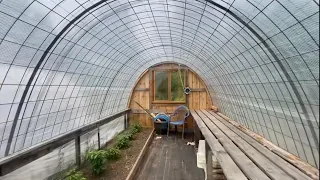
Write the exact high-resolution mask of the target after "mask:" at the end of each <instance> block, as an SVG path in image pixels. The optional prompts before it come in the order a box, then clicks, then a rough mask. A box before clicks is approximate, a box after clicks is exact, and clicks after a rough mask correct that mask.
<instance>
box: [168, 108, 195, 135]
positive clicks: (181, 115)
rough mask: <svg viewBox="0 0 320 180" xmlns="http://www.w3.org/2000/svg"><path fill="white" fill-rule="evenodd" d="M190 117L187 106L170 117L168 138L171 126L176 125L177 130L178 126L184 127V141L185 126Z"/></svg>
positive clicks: (178, 109)
mask: <svg viewBox="0 0 320 180" xmlns="http://www.w3.org/2000/svg"><path fill="white" fill-rule="evenodd" d="M189 115H190V111H189V109H188V107H186V106H179V107H178V108H177V109H176V110H175V111H174V113H173V114H171V115H169V117H170V119H169V123H168V130H167V136H169V131H170V124H172V125H174V126H175V128H176V129H177V126H179V125H182V126H183V128H182V139H183V138H184V124H185V122H186V119H187V117H188V116H189Z"/></svg>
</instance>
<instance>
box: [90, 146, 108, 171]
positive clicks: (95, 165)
mask: <svg viewBox="0 0 320 180" xmlns="http://www.w3.org/2000/svg"><path fill="white" fill-rule="evenodd" d="M105 156H106V151H104V150H92V151H89V152H88V153H87V155H86V159H87V160H88V162H89V163H90V164H91V166H92V173H93V174H94V175H100V174H101V172H102V171H103V170H104V165H105V163H106V161H107V159H106V157H105Z"/></svg>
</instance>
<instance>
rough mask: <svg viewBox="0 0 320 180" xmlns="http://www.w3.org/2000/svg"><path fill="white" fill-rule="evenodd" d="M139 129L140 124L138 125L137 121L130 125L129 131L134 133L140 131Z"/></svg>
mask: <svg viewBox="0 0 320 180" xmlns="http://www.w3.org/2000/svg"><path fill="white" fill-rule="evenodd" d="M141 129H142V127H141V125H140V124H139V123H135V124H134V125H133V126H132V129H131V132H132V133H133V134H136V133H139V132H141Z"/></svg>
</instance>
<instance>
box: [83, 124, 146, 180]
mask: <svg viewBox="0 0 320 180" xmlns="http://www.w3.org/2000/svg"><path fill="white" fill-rule="evenodd" d="M151 131H152V129H142V131H141V132H140V133H137V134H136V135H134V140H132V141H130V144H131V145H130V147H129V148H127V149H123V150H121V157H120V159H118V160H114V161H108V162H107V164H106V166H105V171H104V172H103V173H102V174H101V175H100V176H94V175H92V173H91V168H90V166H89V165H85V167H83V168H82V172H83V174H84V175H85V177H86V178H87V180H125V179H126V178H127V176H128V174H129V172H130V170H131V168H132V167H133V165H134V163H135V162H136V159H137V158H138V156H139V154H140V151H141V150H142V148H143V146H144V144H145V143H146V141H147V139H148V137H149V135H150V133H151ZM114 144H115V140H111V141H110V142H109V143H108V145H107V146H106V147H104V148H103V149H107V148H108V147H111V146H113V145H114Z"/></svg>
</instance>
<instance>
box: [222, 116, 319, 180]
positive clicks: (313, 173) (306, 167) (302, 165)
mask: <svg viewBox="0 0 320 180" xmlns="http://www.w3.org/2000/svg"><path fill="white" fill-rule="evenodd" d="M217 114H218V115H219V116H221V117H222V118H223V119H225V120H227V121H228V122H229V123H231V124H232V125H234V126H235V127H237V128H238V129H239V130H241V131H242V132H244V133H246V134H247V135H249V136H250V137H252V138H254V139H256V140H257V141H258V142H259V143H260V144H262V145H263V146H265V147H266V148H268V149H269V150H270V151H272V152H273V153H276V154H277V155H278V156H280V157H282V158H283V159H285V160H286V161H288V162H290V163H291V164H292V165H294V166H295V167H297V168H298V169H300V170H301V171H302V172H304V173H305V174H307V175H308V176H309V177H311V178H312V179H316V180H318V179H319V170H318V169H317V168H315V167H313V166H311V165H310V164H308V163H306V162H304V161H303V160H301V159H299V158H298V157H296V156H294V155H292V154H291V153H289V152H287V151H285V150H283V149H281V148H280V147H278V146H276V145H274V144H273V143H271V142H270V141H268V140H266V139H265V138H264V137H262V136H260V135H258V134H256V133H255V132H252V131H251V130H249V129H247V128H246V127H244V126H242V125H241V124H239V123H237V122H235V121H233V120H232V119H230V118H228V117H227V116H225V115H223V114H221V113H219V112H218V113H217Z"/></svg>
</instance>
